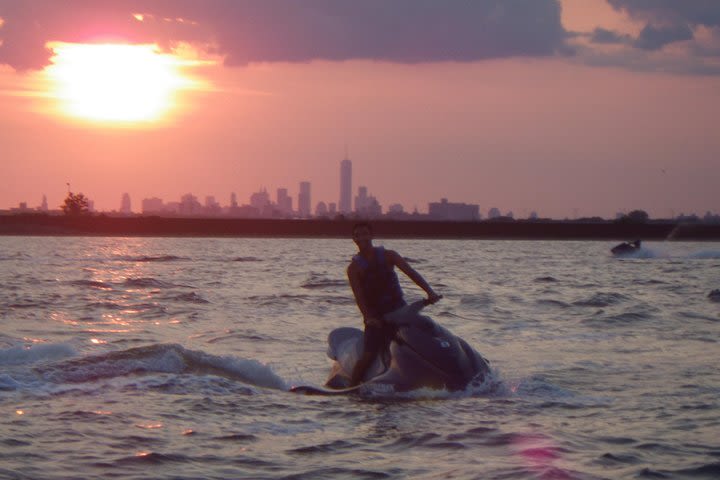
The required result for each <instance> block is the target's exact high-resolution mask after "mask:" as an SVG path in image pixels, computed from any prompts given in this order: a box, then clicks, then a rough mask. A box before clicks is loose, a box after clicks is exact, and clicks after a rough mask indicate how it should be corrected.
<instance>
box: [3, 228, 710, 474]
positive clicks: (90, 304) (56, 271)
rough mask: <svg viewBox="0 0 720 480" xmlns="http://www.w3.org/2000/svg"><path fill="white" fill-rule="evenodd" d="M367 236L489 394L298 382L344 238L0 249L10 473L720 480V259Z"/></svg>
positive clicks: (26, 242) (337, 311)
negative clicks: (425, 293)
mask: <svg viewBox="0 0 720 480" xmlns="http://www.w3.org/2000/svg"><path fill="white" fill-rule="evenodd" d="M376 243H380V244H384V245H385V246H386V247H388V248H394V249H397V250H398V251H400V252H401V253H402V254H403V255H405V256H406V257H407V258H408V259H409V260H410V261H411V262H412V264H413V266H414V267H415V268H416V269H417V270H418V271H420V272H421V273H422V274H423V275H424V276H425V278H426V279H427V280H428V281H429V282H430V283H431V284H432V285H433V286H435V287H436V290H438V292H440V293H442V294H443V295H444V297H445V298H444V299H443V300H442V301H441V302H440V303H438V304H437V305H434V306H432V307H429V308H428V309H427V310H426V313H427V314H428V315H430V316H432V317H434V318H435V319H436V320H437V321H439V322H440V323H442V324H443V325H445V326H446V327H448V328H450V329H451V330H452V331H453V332H454V333H456V334H458V335H459V336H461V337H463V338H465V339H466V340H467V341H468V342H469V343H470V344H471V345H473V346H474V347H475V348H476V349H477V350H479V351H480V352H481V353H482V354H483V355H484V356H485V357H487V358H488V359H489V360H490V361H491V363H492V367H493V370H494V379H493V380H492V382H491V383H492V384H491V385H490V384H488V385H483V386H480V387H474V388H473V389H469V390H468V391H465V392H460V393H449V392H438V391H430V390H428V391H417V392H412V393H410V394H404V395H392V394H387V393H383V394H379V393H377V392H372V391H369V392H365V393H364V394H362V395H355V396H338V397H306V396H299V395H295V394H292V393H289V392H288V391H287V389H288V388H289V387H290V386H291V385H294V384H300V383H303V384H315V385H321V384H322V383H324V381H325V378H326V376H327V373H328V368H329V360H328V359H327V357H326V356H325V350H326V344H325V338H326V335H327V334H328V332H329V331H330V330H331V329H333V328H335V327H339V326H345V325H349V326H360V317H359V315H358V312H357V307H356V306H355V304H354V301H353V299H352V296H351V292H350V289H349V287H348V285H347V282H346V279H345V267H346V264H347V262H348V260H349V258H350V256H351V255H352V254H353V253H354V245H353V244H352V242H351V241H350V240H312V239H303V240H288V239H167V238H51V237H43V238H39V237H32V238H23V237H0V321H1V322H2V323H1V324H2V330H0V409H1V410H0V478H38V479H40V478H42V479H57V478H217V479H220V478H253V479H278V478H293V479H322V478H327V479H331V478H333V479H334V478H352V479H378V478H428V479H429V478H456V479H466V478H467V479H470V478H483V479H485V478H487V479H515V478H518V479H520V478H523V479H524V478H540V479H545V478H548V479H549V478H553V479H558V478H559V479H566V478H567V479H575V478H577V479H585V478H591V479H594V478H613V479H614V478H689V479H695V478H720V371H719V370H718V365H720V345H719V344H718V341H719V338H720V294H717V293H716V294H714V295H713V294H711V292H712V291H713V290H715V289H720V244H718V243H687V242H672V243H660V242H657V243H653V242H647V245H645V244H644V245H645V246H644V248H643V250H642V251H641V252H640V254H638V255H637V256H635V257H634V258H627V259H616V258H612V257H611V256H610V254H609V249H610V247H612V246H613V244H612V242H610V243H609V242H535V241H526V242H511V241H459V240H458V241H435V240H425V241H407V240H402V241H401V240H386V241H382V240H380V241H378V242H376ZM405 280H406V279H404V278H403V279H402V281H403V286H404V288H405V290H406V295H407V297H408V298H409V299H414V298H419V297H420V294H421V293H422V292H421V291H419V290H418V289H416V288H415V287H414V286H413V285H412V284H411V283H409V282H407V281H405ZM489 383H490V382H489Z"/></svg>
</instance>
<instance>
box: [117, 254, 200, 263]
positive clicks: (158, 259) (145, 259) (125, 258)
mask: <svg viewBox="0 0 720 480" xmlns="http://www.w3.org/2000/svg"><path fill="white" fill-rule="evenodd" d="M114 260H120V261H126V262H175V261H177V260H190V258H187V257H178V256H177V255H157V256H148V255H142V256H137V257H136V256H118V257H115V258H114Z"/></svg>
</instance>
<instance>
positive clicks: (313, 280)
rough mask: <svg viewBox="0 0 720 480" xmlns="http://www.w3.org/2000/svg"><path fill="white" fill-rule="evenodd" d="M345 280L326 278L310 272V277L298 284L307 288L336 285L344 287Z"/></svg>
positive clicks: (335, 286) (333, 286) (334, 286)
mask: <svg viewBox="0 0 720 480" xmlns="http://www.w3.org/2000/svg"><path fill="white" fill-rule="evenodd" d="M346 286H347V281H346V280H337V279H332V278H327V277H326V276H324V275H319V274H315V273H313V274H311V275H310V278H309V279H308V280H307V281H305V283H303V284H302V285H300V287H301V288H309V289H315V288H318V289H322V288H331V289H332V288H337V287H346Z"/></svg>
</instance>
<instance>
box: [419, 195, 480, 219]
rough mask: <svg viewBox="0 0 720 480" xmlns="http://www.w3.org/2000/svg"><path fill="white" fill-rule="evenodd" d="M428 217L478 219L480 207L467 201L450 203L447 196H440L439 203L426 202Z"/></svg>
mask: <svg viewBox="0 0 720 480" xmlns="http://www.w3.org/2000/svg"><path fill="white" fill-rule="evenodd" d="M428 217H429V218H430V219H432V220H451V221H474V220H480V207H479V206H478V205H472V204H467V203H452V202H448V200H447V198H442V199H440V202H439V203H437V202H436V203H429V204H428Z"/></svg>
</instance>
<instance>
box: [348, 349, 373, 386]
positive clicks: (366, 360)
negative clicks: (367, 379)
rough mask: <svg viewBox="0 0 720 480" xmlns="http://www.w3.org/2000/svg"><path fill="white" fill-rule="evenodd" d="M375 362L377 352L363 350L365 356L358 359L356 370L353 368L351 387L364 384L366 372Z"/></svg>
mask: <svg viewBox="0 0 720 480" xmlns="http://www.w3.org/2000/svg"><path fill="white" fill-rule="evenodd" d="M373 360H375V352H368V351H367V350H365V349H363V354H362V355H361V356H360V358H359V359H358V361H357V363H356V364H355V368H353V371H352V377H351V378H350V386H351V387H354V386H355V385H358V384H359V383H361V382H362V380H363V377H364V376H365V372H366V371H367V369H368V368H370V365H372V362H373Z"/></svg>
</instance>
